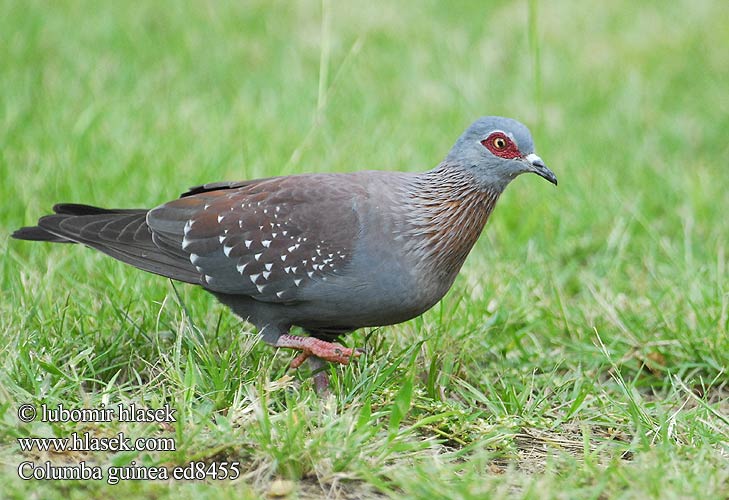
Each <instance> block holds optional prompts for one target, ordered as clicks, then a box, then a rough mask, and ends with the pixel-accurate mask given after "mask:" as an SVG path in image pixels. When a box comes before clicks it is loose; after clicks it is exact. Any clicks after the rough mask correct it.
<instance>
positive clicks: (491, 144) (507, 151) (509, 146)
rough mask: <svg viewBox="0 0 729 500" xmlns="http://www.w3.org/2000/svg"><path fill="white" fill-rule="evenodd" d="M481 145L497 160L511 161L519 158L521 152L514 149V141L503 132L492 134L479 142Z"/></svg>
mask: <svg viewBox="0 0 729 500" xmlns="http://www.w3.org/2000/svg"><path fill="white" fill-rule="evenodd" d="M481 144H483V146H484V147H485V148H486V149H488V150H489V151H491V153H492V154H494V155H495V156H498V157H499V158H505V159H507V160H512V159H514V158H519V157H520V156H521V152H520V151H519V148H517V147H516V144H514V141H512V140H511V137H509V136H508V135H506V134H505V133H503V132H493V133H492V134H491V135H489V136H488V137H487V138H486V139H484V140H483V141H481Z"/></svg>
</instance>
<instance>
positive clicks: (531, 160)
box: [524, 153, 557, 186]
mask: <svg viewBox="0 0 729 500" xmlns="http://www.w3.org/2000/svg"><path fill="white" fill-rule="evenodd" d="M524 160H525V161H526V162H527V163H528V164H529V166H530V170H531V171H532V172H534V173H535V174H537V175H538V176H539V177H544V178H545V179H547V180H548V181H549V182H551V183H552V184H554V185H555V186H556V185H557V176H556V175H554V172H552V171H551V170H549V169H548V168H547V166H546V165H545V164H544V162H543V161H542V159H541V158H540V157H538V156H537V155H535V154H534V153H532V154H528V155H526V156H525V157H524Z"/></svg>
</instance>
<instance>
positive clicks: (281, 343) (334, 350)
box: [274, 334, 362, 368]
mask: <svg viewBox="0 0 729 500" xmlns="http://www.w3.org/2000/svg"><path fill="white" fill-rule="evenodd" d="M274 345H275V346H276V347H288V348H289V349H298V350H300V351H302V353H301V355H299V356H297V357H296V358H294V360H293V361H292V362H291V366H292V368H297V367H299V366H301V363H303V362H304V361H305V360H306V358H308V357H309V356H311V355H313V356H316V357H318V358H321V359H323V360H324V361H331V362H332V363H339V364H341V365H346V364H348V363H349V360H350V359H352V358H356V357H359V356H360V355H361V354H362V353H361V352H360V351H358V350H357V349H350V348H348V347H344V346H343V345H340V344H337V343H334V342H327V341H325V340H320V339H317V338H315V337H299V336H297V335H288V334H283V335H281V336H280V337H279V338H278V339H277V340H276V343H275V344H274Z"/></svg>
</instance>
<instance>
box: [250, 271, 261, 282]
mask: <svg viewBox="0 0 729 500" xmlns="http://www.w3.org/2000/svg"><path fill="white" fill-rule="evenodd" d="M259 276H260V273H259V274H251V275H250V276H248V277H249V278H250V279H251V281H252V282H253V284H254V285H255V284H256V280H257V279H258V277H259Z"/></svg>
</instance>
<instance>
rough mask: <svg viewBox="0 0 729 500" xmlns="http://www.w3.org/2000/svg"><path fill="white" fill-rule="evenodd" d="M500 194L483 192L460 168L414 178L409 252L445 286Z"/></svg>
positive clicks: (489, 190) (445, 167)
mask: <svg viewBox="0 0 729 500" xmlns="http://www.w3.org/2000/svg"><path fill="white" fill-rule="evenodd" d="M502 190H503V188H500V187H494V188H486V189H484V187H483V186H481V185H479V183H478V182H477V180H476V179H475V177H474V176H473V175H472V174H471V173H470V172H468V171H467V170H466V169H463V168H460V167H453V166H449V165H448V164H441V165H440V166H438V167H436V168H435V169H433V170H430V171H428V172H425V173H423V174H420V175H418V176H417V177H416V178H415V180H414V182H413V185H412V188H411V191H410V192H409V196H408V201H409V217H408V219H409V221H410V224H409V226H410V235H411V236H412V239H411V240H410V243H411V244H412V247H411V250H412V251H415V252H418V253H421V255H422V257H423V260H422V261H421V262H424V263H425V265H427V266H428V267H429V270H428V271H429V272H432V273H435V274H436V275H437V276H438V277H439V280H441V281H443V282H445V283H447V284H448V286H449V287H450V284H451V283H452V282H453V279H455V277H456V274H458V271H459V270H460V268H461V266H462V265H463V262H464V261H465V260H466V256H468V253H469V252H470V251H471V248H472V247H473V245H474V244H475V243H476V240H478V237H479V235H480V234H481V231H482V230H483V228H484V225H485V224H486V221H487V220H488V218H489V215H491V211H492V210H493V208H494V205H495V204H496V201H497V200H498V198H499V195H500V194H501V192H502Z"/></svg>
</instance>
